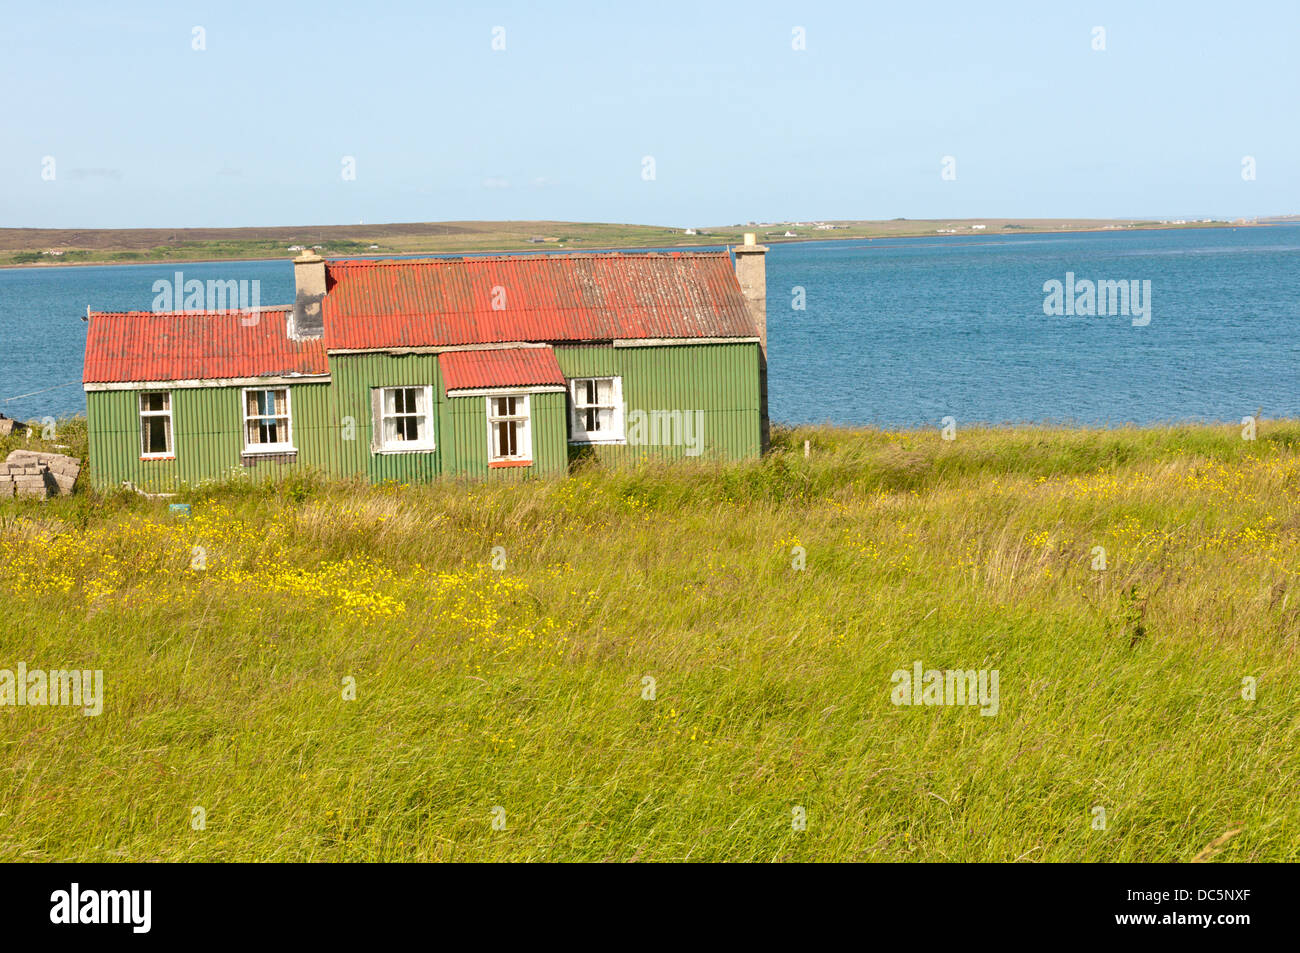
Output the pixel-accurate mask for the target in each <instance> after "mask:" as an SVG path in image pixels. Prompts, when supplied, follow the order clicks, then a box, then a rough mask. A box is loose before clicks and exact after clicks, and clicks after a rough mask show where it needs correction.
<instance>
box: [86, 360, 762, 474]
mask: <svg viewBox="0 0 1300 953" xmlns="http://www.w3.org/2000/svg"><path fill="white" fill-rule="evenodd" d="M555 354H556V359H557V360H558V362H559V365H560V368H561V370H562V371H563V372H564V375H565V376H566V377H570V378H572V377H621V378H622V380H623V399H624V402H625V404H626V406H627V409H628V416H629V417H630V416H631V412H632V411H635V410H642V411H646V412H649V411H654V410H663V411H681V412H683V413H685V412H694V411H697V410H698V411H701V412H702V413H703V427H704V429H703V452H702V456H705V457H709V456H721V457H723V458H726V459H733V460H735V459H743V458H746V457H753V456H756V455H757V454H758V452H759V399H758V345H757V344H692V345H673V346H667V347H630V348H615V347H608V346H606V347H556V349H555ZM330 366H331V377H332V383H310V384H308V383H304V384H292V385H289V391H290V405H291V410H292V415H293V419H292V428H293V442H294V446H295V447H296V448H297V451H298V454H297V458H296V460H295V461H294V462H293V463H275V462H271V461H261V462H258V463H256V464H255V465H253V466H251V467H248V468H243V467H241V454H242V451H243V414H242V409H241V408H242V392H243V388H242V387H210V388H206V387H205V388H173V389H172V391H171V394H172V433H173V447H174V450H175V457H176V458H175V459H174V460H141V459H140V418H139V392H137V391H92V392H90V393H88V394H87V395H86V413H87V418H88V426H89V432H90V447H89V450H90V468H91V480H92V482H93V483H94V485H95V486H96V487H100V488H104V487H112V486H119V485H121V484H122V483H124V482H130V483H132V484H134V485H136V486H138V487H140V488H141V489H147V490H152V491H155V492H156V491H166V490H174V489H176V488H178V487H179V486H181V485H183V484H188V485H194V484H197V483H200V482H202V481H205V480H218V479H222V478H224V477H229V476H233V475H237V474H243V475H247V476H248V477H250V478H252V479H257V480H261V479H275V478H278V477H281V476H283V475H285V473H287V472H289V471H290V470H293V469H295V468H310V469H316V470H320V471H322V472H324V473H326V474H329V475H331V476H335V477H345V478H346V477H359V478H362V479H366V480H369V481H371V482H381V481H384V480H396V481H399V482H402V483H411V482H422V481H427V480H432V479H436V478H437V477H439V476H441V475H444V474H445V475H447V476H457V477H473V478H480V479H481V478H483V477H485V476H486V477H487V478H488V479H492V480H519V479H527V478H529V477H535V476H542V475H550V474H556V473H563V472H564V471H565V470H566V469H567V465H568V459H569V452H570V446H569V443H568V437H569V433H568V430H569V415H568V405H567V400H568V398H567V395H565V394H556V393H541V394H539V393H534V394H531V395H530V396H529V402H530V410H531V414H532V434H531V437H532V446H533V464H532V466H529V467H504V468H489V467H488V465H487V406H486V401H485V399H484V397H482V396H475V397H457V398H451V399H448V398H447V397H446V396H445V395H444V393H443V385H442V375H441V373H440V370H439V366H438V360H437V356H436V355H433V354H398V355H394V354H342V355H333V356H331V358H330ZM397 386H408V387H416V386H431V387H432V388H433V402H434V404H433V426H434V441H435V446H436V449H435V450H433V451H427V452H419V453H391V454H387V453H386V454H380V453H375V452H373V450H372V445H371V441H372V430H373V421H372V408H371V390H372V389H373V388H376V387H397ZM625 427H628V429H629V430H630V429H631V421H630V420H627V421H625ZM575 449H576V448H575ZM686 449H687V448H686V447H684V446H681V445H674V446H654V445H643V446H634V445H613V446H595V447H593V448H591V450H592V452H594V454H595V455H596V457H597V458H598V459H600V460H601V461H603V462H606V463H619V462H626V461H635V460H637V459H640V458H641V457H643V456H660V457H683V456H686Z"/></svg>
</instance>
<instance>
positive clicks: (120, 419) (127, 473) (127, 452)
mask: <svg viewBox="0 0 1300 953" xmlns="http://www.w3.org/2000/svg"><path fill="white" fill-rule="evenodd" d="M267 386H276V385H267ZM280 386H283V385H280ZM165 389H166V388H150V390H151V391H152V390H165ZM287 389H288V391H289V406H290V410H291V413H292V421H291V426H292V432H293V442H294V446H295V447H296V449H297V451H298V454H297V458H296V460H295V461H294V462H293V463H277V462H272V461H270V460H262V461H258V462H257V463H255V464H253V465H252V466H249V467H247V468H244V467H242V465H241V462H240V460H241V456H242V454H243V450H244V436H243V431H244V418H243V410H242V407H243V391H244V388H243V387H202V388H189V387H186V388H182V387H177V388H172V389H171V395H172V398H171V399H172V451H173V457H174V458H173V459H167V460H143V459H141V457H140V416H139V408H140V394H141V393H142V392H141V391H91V392H90V393H88V394H86V418H87V427H88V430H89V435H90V448H89V449H90V472H91V481H92V483H93V484H94V485H95V486H96V487H100V488H104V487H113V486H121V485H122V484H123V483H132V484H134V485H135V486H137V487H139V488H140V489H142V490H151V491H154V492H162V491H170V490H176V489H178V488H179V487H180V486H182V485H191V486H192V485H195V484H198V483H201V482H203V481H205V480H220V479H226V478H231V477H235V476H239V475H246V476H247V477H249V478H251V479H254V480H264V479H277V478H279V477H282V476H284V475H285V474H286V473H287V472H288V471H290V470H292V469H295V468H316V469H320V470H325V471H327V472H328V470H329V459H328V434H327V432H326V429H325V419H324V417H323V416H322V414H323V411H324V409H325V408H326V407H327V406H328V402H329V385H328V384H323V383H317V384H291V385H289V386H288V388H287Z"/></svg>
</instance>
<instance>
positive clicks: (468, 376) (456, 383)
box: [438, 347, 564, 391]
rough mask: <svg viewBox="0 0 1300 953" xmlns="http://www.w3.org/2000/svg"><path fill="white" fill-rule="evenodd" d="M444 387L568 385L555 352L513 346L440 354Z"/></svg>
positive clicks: (539, 348) (547, 349) (454, 388)
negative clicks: (565, 383) (565, 382)
mask: <svg viewBox="0 0 1300 953" xmlns="http://www.w3.org/2000/svg"><path fill="white" fill-rule="evenodd" d="M438 364H439V366H441V367H442V383H443V386H444V387H445V388H446V389H447V390H449V391H451V390H465V389H469V388H475V387H527V386H529V385H536V384H559V385H561V386H563V385H564V374H563V373H561V371H560V365H559V362H558V361H556V360H555V352H554V351H552V350H551V349H550V348H549V347H512V348H498V349H496V350H483V351H444V352H442V353H441V354H439V355H438Z"/></svg>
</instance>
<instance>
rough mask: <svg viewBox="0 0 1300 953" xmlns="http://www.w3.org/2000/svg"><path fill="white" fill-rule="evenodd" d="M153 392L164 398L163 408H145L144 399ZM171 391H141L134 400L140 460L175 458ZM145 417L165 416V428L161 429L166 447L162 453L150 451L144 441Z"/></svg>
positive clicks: (174, 425)
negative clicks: (138, 423)
mask: <svg viewBox="0 0 1300 953" xmlns="http://www.w3.org/2000/svg"><path fill="white" fill-rule="evenodd" d="M153 394H162V395H163V397H164V398H165V403H166V409H165V410H145V409H144V399H145V398H146V397H149V396H151V395H153ZM173 406H174V405H173V404H172V392H171V391H170V390H147V391H141V392H140V394H139V397H138V399H137V400H136V402H135V409H136V414H137V416H138V417H139V420H140V459H141V460H174V459H176V418H175V417H173V416H172V407H173ZM146 417H165V418H167V423H166V429H165V430H164V431H163V432H164V433H165V434H166V435H167V443H168V447H167V449H166V450H164V451H163V452H162V453H150V452H149V450H148V448H146V447H145V443H144V433H145V431H144V420H145V418H146Z"/></svg>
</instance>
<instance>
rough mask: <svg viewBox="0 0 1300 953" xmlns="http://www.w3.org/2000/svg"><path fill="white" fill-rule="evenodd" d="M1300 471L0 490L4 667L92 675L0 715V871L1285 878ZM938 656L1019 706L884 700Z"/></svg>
mask: <svg viewBox="0 0 1300 953" xmlns="http://www.w3.org/2000/svg"><path fill="white" fill-rule="evenodd" d="M805 440H806V441H808V442H809V444H810V449H811V453H810V457H809V458H808V459H805V458H804V454H803V446H804V441H805ZM1298 446H1300V424H1297V423H1295V422H1270V423H1266V424H1264V425H1262V426H1261V430H1260V434H1259V439H1257V440H1255V441H1246V440H1243V439H1241V436H1240V433H1239V431H1238V429H1237V428H1227V427H1197V426H1186V427H1181V426H1180V427H1156V428H1146V429H1122V430H1109V431H1094V430H1069V429H1047V428H1018V429H990V430H983V431H966V430H963V431H961V432H959V434H958V436H957V439H956V440H954V441H944V440H941V439H940V436H939V434H938V432H937V431H935V432H901V433H899V432H878V431H845V430H834V429H829V428H802V429H796V430H793V431H779V432H778V433H777V434H776V437H775V440H774V449H773V452H772V453H771V454H770V455H769V456H768V457H766V458H765V459H763V460H762V461H757V462H753V463H746V464H736V465H724V464H717V463H709V462H702V461H688V462H685V463H682V464H674V465H660V466H650V465H647V466H642V467H640V468H635V469H628V470H621V471H612V472H611V471H602V470H599V469H594V468H579V469H578V470H577V471H576V472H575V473H573V474H572V475H571V476H570V477H569V478H567V479H562V480H555V481H539V482H534V483H529V484H524V485H518V486H504V485H502V486H497V485H476V484H465V483H445V484H434V485H427V486H409V487H397V486H391V485H390V486H379V487H367V486H362V485H354V484H338V483H326V482H321V481H314V480H310V479H299V480H297V481H294V482H291V483H286V484H281V485H272V486H247V485H244V486H240V485H228V486H221V487H209V488H199V489H196V490H192V491H189V492H188V493H187V494H185V496H184V500H185V501H186V502H189V503H190V504H191V507H192V510H193V515H192V516H191V517H190V518H189V519H178V518H176V517H174V516H171V515H170V514H169V513H168V511H167V507H166V503H165V502H159V501H152V500H146V499H143V498H141V497H137V496H133V495H126V494H110V495H107V496H99V495H94V494H89V493H82V494H79V495H78V496H74V497H71V498H66V499H59V500H52V501H49V502H46V503H35V502H9V503H6V504H3V505H0V547H3V550H4V556H3V564H0V600H3V602H4V618H5V624H6V636H5V638H4V642H3V651H0V668H11V669H12V668H13V667H14V666H15V665H16V663H17V662H19V661H25V662H26V663H27V665H28V666H29V667H33V668H35V667H42V668H61V667H73V666H75V667H79V668H99V669H102V670H103V671H104V674H105V681H106V692H105V700H104V713H103V714H102V715H101V716H99V717H97V718H91V717H84V716H83V715H82V714H81V713H80V712H79V711H74V710H70V709H64V708H22V709H18V708H0V726H3V731H2V732H0V739H2V740H3V741H2V743H3V749H2V754H3V758H2V759H0V764H2V765H3V773H2V774H0V859H5V860H14V859H40V860H101V859H115V858H121V859H130V860H151V859H164V860H247V859H263V860H412V859H415V860H480V859H482V860H542V859H547V860H618V861H625V860H643V861H651V860H683V859H691V860H749V861H771V860H790V861H809V860H913V859H914V860H957V861H968V860H994V861H1015V860H1022V861H1064V860H1090V861H1131V860H1148V861H1150V860H1181V861H1191V860H1193V859H1197V858H1200V859H1230V860H1295V859H1296V858H1297V856H1298V855H1300V846H1298V845H1300V807H1297V801H1296V798H1295V797H1294V791H1295V788H1296V782H1297V768H1298V767H1300V754H1298V753H1297V751H1298V748H1300V745H1298V744H1297V742H1298V741H1300V739H1298V738H1297V734H1298V733H1300V701H1298V699H1300V692H1298V689H1300V684H1298V683H1297V662H1296V649H1297V642H1298V638H1300V593H1298V592H1297V591H1296V585H1297V572H1298V571H1300V516H1298V515H1297V506H1296V503H1297V500H1298V499H1300V452H1298V451H1297V447H1298ZM1097 546H1101V547H1103V548H1104V549H1105V551H1106V565H1107V568H1106V569H1105V570H1104V571H1102V570H1098V569H1094V568H1093V565H1094V563H1095V560H1096V558H1097V557H1096V553H1095V550H1094V547H1097ZM195 547H199V548H200V549H201V550H202V552H203V553H204V556H205V564H204V568H202V569H194V568H191V567H192V565H193V563H194V552H195ZM494 547H501V549H500V550H497V551H496V563H497V565H498V566H502V559H504V565H503V566H502V568H499V569H494V568H493V560H494ZM796 547H798V549H797V548H796ZM800 551H802V553H803V560H804V568H802V569H796V568H794V566H795V564H796V563H797V562H798V561H799V553H800ZM918 660H919V661H921V662H922V663H923V665H924V667H925V668H926V669H963V670H966V669H997V670H998V671H999V674H1000V693H999V694H1000V699H999V701H1000V708H999V711H998V713H997V715H996V716H993V717H988V716H983V715H981V714H980V712H979V709H978V708H976V707H944V706H908V707H904V706H896V705H894V704H892V703H891V698H890V695H891V690H892V688H893V684H892V682H891V676H892V674H893V673H894V672H895V671H896V670H910V669H911V667H912V665H913V663H914V662H915V661H918ZM345 679H354V680H355V694H356V697H355V700H346V699H345V698H344V689H345ZM647 679H653V696H654V697H653V699H651V698H649V697H648V696H649V695H650V694H651V691H650V685H651V684H652V683H651V682H648V681H647ZM1246 679H1254V680H1255V686H1256V688H1255V697H1254V698H1253V700H1250V699H1247V698H1244V697H1243V684H1244V680H1246ZM1247 694H1249V693H1248V692H1247ZM196 807H202V808H203V809H204V811H205V815H206V824H205V826H204V828H203V829H201V830H195V829H194V827H193V825H192V819H193V816H194V815H193V809H194V808H196ZM497 808H499V809H500V810H495V809H497ZM797 808H800V809H802V811H803V815H804V816H805V817H806V827H805V829H802V830H799V829H796V827H797V825H796V824H795V823H794V820H795V818H796V809H797ZM1098 809H1101V810H1102V811H1104V819H1105V824H1104V827H1102V826H1101V824H1100V820H1101V814H1100V813H1099V811H1098ZM494 818H496V819H497V825H498V826H500V825H501V823H502V821H503V822H504V827H503V829H494V825H493V821H494ZM1229 833H1231V836H1229V837H1227V838H1226V839H1222V838H1223V837H1224V835H1227V834H1229ZM1220 839H1222V840H1221V841H1220V843H1219V844H1218V846H1216V847H1214V848H1209V845H1210V844H1211V842H1214V841H1216V840H1220Z"/></svg>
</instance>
